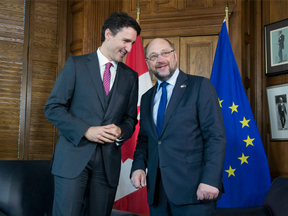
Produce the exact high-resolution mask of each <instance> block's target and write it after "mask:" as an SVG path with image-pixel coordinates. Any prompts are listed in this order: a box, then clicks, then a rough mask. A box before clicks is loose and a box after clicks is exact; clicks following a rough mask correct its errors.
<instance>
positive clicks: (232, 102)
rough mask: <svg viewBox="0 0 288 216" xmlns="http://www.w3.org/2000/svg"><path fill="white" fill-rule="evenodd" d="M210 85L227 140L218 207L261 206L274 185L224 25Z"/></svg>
mask: <svg viewBox="0 0 288 216" xmlns="http://www.w3.org/2000/svg"><path fill="white" fill-rule="evenodd" d="M211 81H212V83H213V84H214V87H215V89H216V91H217V94H218V97H219V99H218V100H219V105H220V107H221V109H222V114H223V120H224V125H225V132H226V139H227V147H226V156H225V163H224V169H223V184H224V189H225V193H224V194H223V195H222V198H221V199H220V200H219V201H218V207H242V206H260V205H261V204H262V202H263V200H264V198H265V196H266V194H267V192H268V189H269V187H270V184H271V178H270V173H269V167H268V162H267V157H266V154H265V151H264V148H263V144H262V141H261V137H260V135H259V131H258V128H257V125H256V123H255V120H254V117H253V113H252V110H251V107H250V104H249V101H248V99H247V96H246V93H245V91H244V88H243V84H242V80H241V77H240V73H239V69H238V66H237V63H236V60H235V57H234V54H233V51H232V47H231V44H230V40H229V36H228V32H227V27H226V22H225V21H224V23H223V25H222V29H221V32H220V36H219V40H218V44H217V49H216V54H215V58H214V64H213V69H212V74H211Z"/></svg>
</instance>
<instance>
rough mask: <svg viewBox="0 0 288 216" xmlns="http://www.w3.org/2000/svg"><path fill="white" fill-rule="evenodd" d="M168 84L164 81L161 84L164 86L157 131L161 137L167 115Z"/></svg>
mask: <svg viewBox="0 0 288 216" xmlns="http://www.w3.org/2000/svg"><path fill="white" fill-rule="evenodd" d="M167 85H168V83H167V82H162V83H161V84H160V88H161V87H162V95H161V99H160V103H159V107H158V114H157V132H158V136H159V137H160V134H161V129H162V125H163V120H164V115H165V109H166V104H167V90H166V86H167Z"/></svg>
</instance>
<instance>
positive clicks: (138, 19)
mask: <svg viewBox="0 0 288 216" xmlns="http://www.w3.org/2000/svg"><path fill="white" fill-rule="evenodd" d="M136 21H137V22H138V24H139V25H140V6H139V0H138V5H137V18H136Z"/></svg>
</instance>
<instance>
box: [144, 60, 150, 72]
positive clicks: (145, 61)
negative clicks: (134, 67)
mask: <svg viewBox="0 0 288 216" xmlns="http://www.w3.org/2000/svg"><path fill="white" fill-rule="evenodd" d="M145 62H146V64H147V67H148V70H150V66H149V64H148V62H147V60H145Z"/></svg>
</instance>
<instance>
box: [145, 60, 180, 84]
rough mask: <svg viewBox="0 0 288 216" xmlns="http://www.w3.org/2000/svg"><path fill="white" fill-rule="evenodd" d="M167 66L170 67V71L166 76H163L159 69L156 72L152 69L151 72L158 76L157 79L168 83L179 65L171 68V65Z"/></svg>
mask: <svg viewBox="0 0 288 216" xmlns="http://www.w3.org/2000/svg"><path fill="white" fill-rule="evenodd" d="M162 65H163V64H162ZM167 65H168V68H169V69H168V71H167V73H165V74H161V73H160V72H158V71H157V69H156V70H152V69H150V70H151V72H152V73H153V74H154V75H155V76H156V78H157V79H158V80H161V81H167V80H168V79H170V78H171V77H172V76H173V74H174V72H175V70H176V68H177V64H176V63H175V65H174V67H170V64H167Z"/></svg>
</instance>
